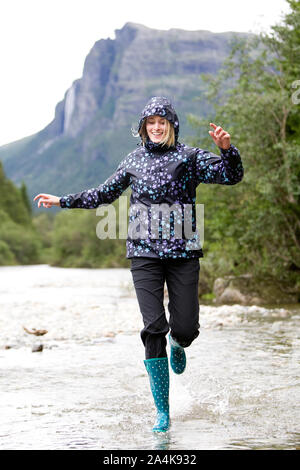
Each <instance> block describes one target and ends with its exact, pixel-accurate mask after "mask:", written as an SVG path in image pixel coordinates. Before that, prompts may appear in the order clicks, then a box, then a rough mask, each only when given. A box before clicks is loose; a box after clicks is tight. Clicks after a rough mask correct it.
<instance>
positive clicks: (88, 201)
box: [34, 162, 130, 209]
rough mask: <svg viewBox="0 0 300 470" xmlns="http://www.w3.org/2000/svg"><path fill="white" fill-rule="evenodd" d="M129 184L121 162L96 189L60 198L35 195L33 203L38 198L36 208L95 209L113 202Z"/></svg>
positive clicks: (128, 177)
mask: <svg viewBox="0 0 300 470" xmlns="http://www.w3.org/2000/svg"><path fill="white" fill-rule="evenodd" d="M129 184H130V176H129V175H128V174H127V172H126V169H125V167H124V165H123V164H122V162H121V163H120V165H119V166H118V168H117V170H116V172H115V173H114V174H113V175H112V176H110V177H109V178H108V179H107V180H106V181H105V182H104V183H103V184H100V186H98V187H97V188H91V189H85V190H84V191H81V192H79V193H75V194H69V195H67V196H62V197H60V198H59V197H57V196H53V195H51V194H44V193H42V194H37V195H36V196H35V198H34V201H35V200H36V199H38V198H40V199H39V202H38V207H40V205H41V204H43V205H44V207H46V208H49V207H52V206H60V207H61V208H63V209H64V208H67V209H95V208H96V207H98V206H100V205H101V204H106V203H108V204H110V203H112V202H113V201H115V200H116V199H117V198H118V197H119V196H120V195H121V194H122V192H123V191H125V189H126V188H128V186H129Z"/></svg>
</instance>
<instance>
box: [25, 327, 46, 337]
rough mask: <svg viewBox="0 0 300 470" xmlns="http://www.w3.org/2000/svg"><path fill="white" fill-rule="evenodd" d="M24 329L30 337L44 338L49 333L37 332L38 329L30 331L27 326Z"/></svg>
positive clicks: (44, 331)
mask: <svg viewBox="0 0 300 470" xmlns="http://www.w3.org/2000/svg"><path fill="white" fill-rule="evenodd" d="M23 329H24V331H26V333H28V334H29V335H35V336H43V335H45V334H47V333H48V330H37V329H36V328H32V329H31V330H29V329H28V328H26V327H25V326H23Z"/></svg>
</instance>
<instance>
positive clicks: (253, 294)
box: [213, 274, 297, 305]
mask: <svg viewBox="0 0 300 470" xmlns="http://www.w3.org/2000/svg"><path fill="white" fill-rule="evenodd" d="M213 293H214V295H215V303H217V304H236V303H237V304H241V305H266V304H289V303H297V294H296V293H295V294H294V293H290V292H289V291H288V288H287V286H284V285H283V283H280V284H279V283H278V282H276V281H275V280H274V281H272V280H271V279H268V280H265V279H256V278H254V277H253V276H252V275H251V274H243V275H240V276H226V277H224V278H217V279H216V280H215V281H214V286H213Z"/></svg>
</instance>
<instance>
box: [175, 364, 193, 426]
mask: <svg viewBox="0 0 300 470" xmlns="http://www.w3.org/2000/svg"><path fill="white" fill-rule="evenodd" d="M170 374H172V376H170V410H171V414H172V417H174V418H183V417H184V416H185V415H188V414H189V413H190V412H191V411H192V408H193V405H194V399H193V397H192V395H191V393H190V392H189V390H188V388H187V386H185V385H184V376H176V375H175V374H173V373H172V372H170Z"/></svg>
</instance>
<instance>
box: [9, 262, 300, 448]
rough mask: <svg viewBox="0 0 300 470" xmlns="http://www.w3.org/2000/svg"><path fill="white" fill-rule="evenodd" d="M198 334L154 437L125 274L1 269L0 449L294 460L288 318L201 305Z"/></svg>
mask: <svg viewBox="0 0 300 470" xmlns="http://www.w3.org/2000/svg"><path fill="white" fill-rule="evenodd" d="M165 307H166V312H167V296H166V298H165ZM200 323H201V333H200V335H199V337H198V338H197V339H196V340H195V342H194V343H193V344H192V345H191V346H190V347H189V348H188V349H187V350H186V353H187V361H188V363H187V369H186V371H185V373H184V374H183V375H180V376H176V375H174V374H173V372H171V373H170V374H171V376H170V382H171V389H170V412H171V419H172V426H171V429H170V431H169V432H168V433H166V434H154V433H152V432H151V428H152V425H153V422H154V420H155V409H154V405H153V401H152V396H151V394H150V388H149V382H148V376H147V373H146V370H145V367H144V364H143V359H144V348H143V345H142V342H141V340H140V336H139V331H140V329H141V328H142V320H141V317H140V313H139V308H138V303H137V300H136V297H135V292H134V288H133V283H132V279H131V273H130V270H129V269H93V270H90V269H65V268H56V267H50V266H47V265H36V266H13V267H1V268H0V394H1V399H0V415H1V421H0V449H99V450H101V449H103V450H108V449H122V450H124V449H129V450H131V449H144V450H145V449H146V450H150V449H157V450H158V449H165V450H173V449H174V450H191V449H197V450H199V449H209V450H217V449H300V429H299V421H300V420H299V418H300V412H299V390H300V385H299V375H300V374H299V342H300V341H299V325H300V308H299V306H297V305H286V306H280V307H278V306H277V307H272V306H268V308H265V307H264V308H262V307H257V306H241V305H233V306H218V307H217V306H209V305H201V307H200ZM23 327H26V328H27V329H29V330H32V329H33V328H35V329H46V330H47V331H48V333H46V334H45V335H44V336H40V337H37V336H34V335H31V334H28V333H26V332H25V330H24V328H23ZM39 344H42V345H43V350H42V351H41V352H32V348H33V347H35V346H37V345H39Z"/></svg>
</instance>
